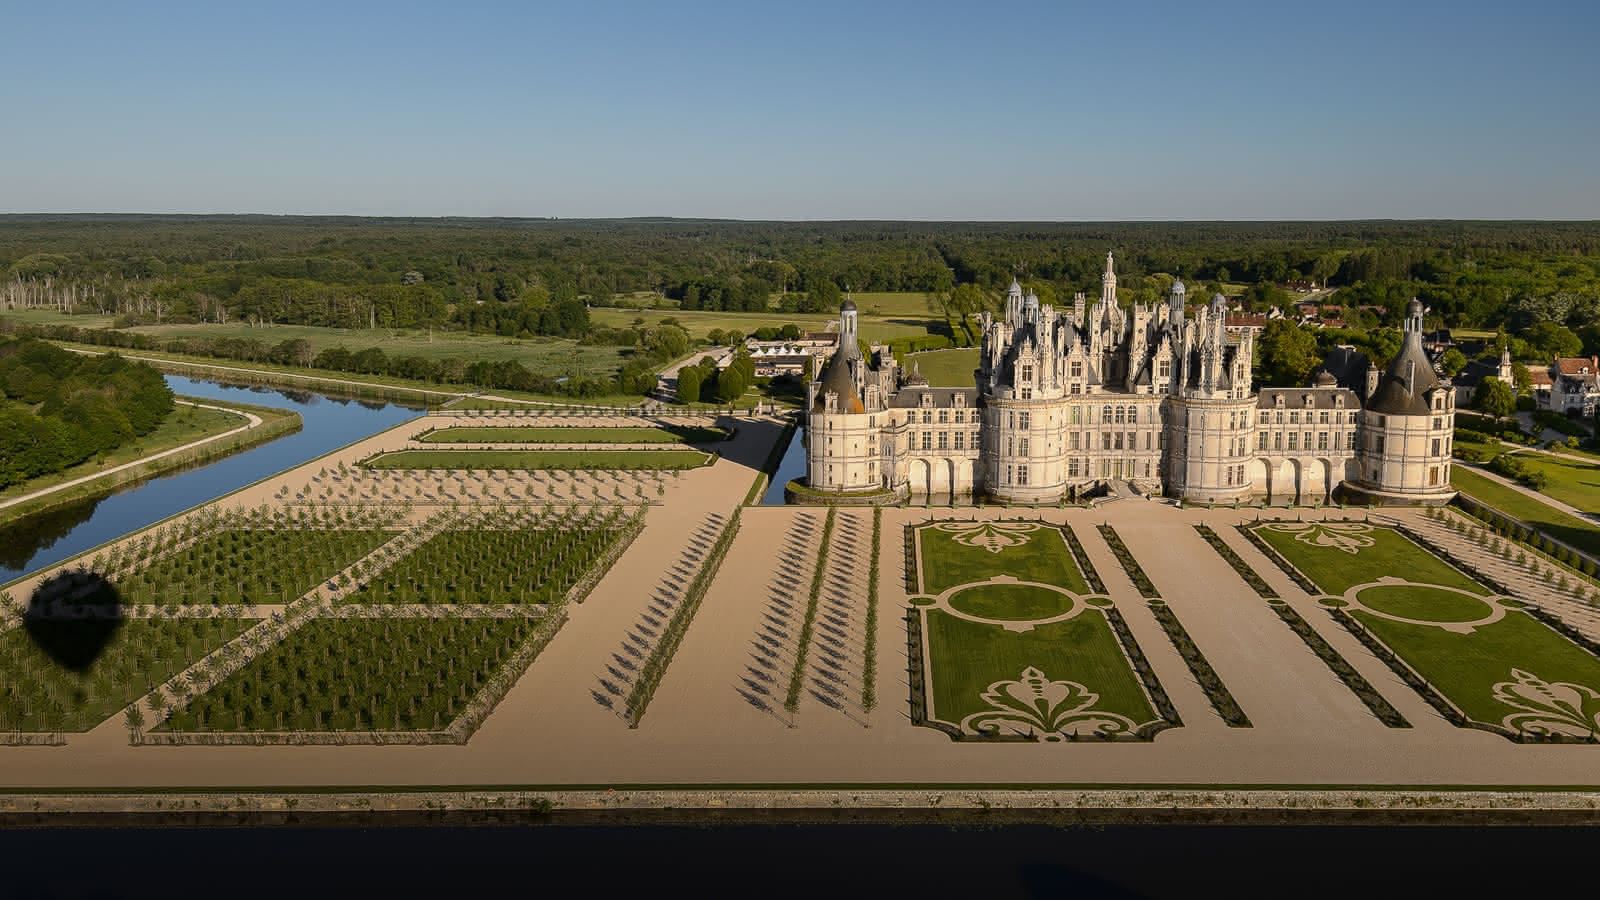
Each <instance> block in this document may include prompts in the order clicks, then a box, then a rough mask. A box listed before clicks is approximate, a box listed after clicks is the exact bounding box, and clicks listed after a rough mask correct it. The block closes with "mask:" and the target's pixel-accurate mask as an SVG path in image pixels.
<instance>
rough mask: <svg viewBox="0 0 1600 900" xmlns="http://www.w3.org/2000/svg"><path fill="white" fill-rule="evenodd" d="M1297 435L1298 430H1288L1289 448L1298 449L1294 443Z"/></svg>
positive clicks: (1297, 437) (1298, 435)
mask: <svg viewBox="0 0 1600 900" xmlns="http://www.w3.org/2000/svg"><path fill="white" fill-rule="evenodd" d="M1299 437H1300V434H1299V432H1295V431H1291V432H1289V449H1290V450H1298V449H1300V448H1299V447H1298V446H1296V443H1295V442H1296V441H1297V440H1298V439H1299Z"/></svg>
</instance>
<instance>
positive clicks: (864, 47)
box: [0, 0, 1600, 220]
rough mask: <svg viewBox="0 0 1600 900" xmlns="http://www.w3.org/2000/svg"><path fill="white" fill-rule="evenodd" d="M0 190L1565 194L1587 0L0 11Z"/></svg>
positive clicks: (1450, 202) (914, 211)
mask: <svg viewBox="0 0 1600 900" xmlns="http://www.w3.org/2000/svg"><path fill="white" fill-rule="evenodd" d="M4 21H5V30H6V32H7V39H6V42H5V51H4V52H3V53H0V103H3V108H4V110H5V117H4V120H3V122H4V124H3V125H0V211H3V212H260V213H310V214H332V213H341V214H352V215H417V216H427V215H471V216H480V215H511V216H561V217H577V216H640V215H664V216H714V217H730V218H775V219H840V218H856V219H859V218H888V219H902V218H903V219H1002V220H1004V219H1283V218H1356V217H1363V218H1364V217H1384V218H1390V217H1392V218H1431V217H1441V218H1524V217H1526V218H1600V162H1597V160H1600V53H1597V52H1596V50H1595V47H1594V45H1595V44H1596V42H1597V38H1600V3H1596V2H1592V0H1591V2H1586V3H1585V2H1573V3H1566V4H1549V3H1539V2H1524V3H1516V4H1512V3H1500V4H1487V3H1477V2H1474V0H1457V2H1452V3H1439V4H1434V3H1424V2H1408V0H1398V2H1396V0H1390V2H1386V3H1381V4H1366V3H1361V2H1346V3H1316V4H1302V3H1297V2H1292V0H1283V2H1277V3H1261V4H1234V3H1228V2H1218V3H1195V2H1184V3H1137V2H1127V3H1117V2H1109V0H1102V2H1097V3H1091V4H1081V5H1080V4H1076V3H1067V2H1058V3H1005V2H977V0H972V2H967V3H940V2H920V3H897V2H881V3H870V2H857V3H832V2H804V3H797V2H789V3H758V2H745V3H687V2H686V3H667V2H631V3H623V2H615V3H612V2H602V0H593V2H586V3H548V4H545V3H533V2H524V3H505V4H495V3H475V2H470V0H464V2H457V3H443V2H439V3H433V4H408V3H405V2H401V0H390V2H385V3H336V2H330V3H302V2H297V0H281V2H274V3H264V4H250V5H248V6H247V5H245V4H234V3H227V2H222V3H218V2H215V0H213V2H208V3H193V4H191V3H163V2H160V0H153V2H149V3H144V4H133V3H126V2H121V3H104V4H95V3H76V2H71V0H56V2H49V3H27V4H24V3H21V2H18V0H12V2H11V3H9V4H7V10H6V12H5V15H4Z"/></svg>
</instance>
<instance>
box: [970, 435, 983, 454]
mask: <svg viewBox="0 0 1600 900" xmlns="http://www.w3.org/2000/svg"><path fill="white" fill-rule="evenodd" d="M981 434H983V432H981V431H974V432H973V433H972V449H974V450H976V449H978V448H979V447H982V446H983V438H981V437H979V435H981Z"/></svg>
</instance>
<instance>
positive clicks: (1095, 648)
mask: <svg viewBox="0 0 1600 900" xmlns="http://www.w3.org/2000/svg"><path fill="white" fill-rule="evenodd" d="M924 621H925V622H926V623H927V628H928V642H927V644H928V650H927V652H928V657H929V662H930V664H931V666H932V669H933V709H932V710H931V713H932V715H933V716H934V717H935V718H938V719H940V720H942V721H946V722H951V723H956V722H960V721H961V720H962V719H963V718H965V717H966V716H968V715H971V714H972V713H975V712H982V711H984V710H987V709H990V708H991V707H990V706H989V704H988V703H987V702H985V701H984V699H983V696H982V695H983V692H984V691H985V690H987V689H988V687H989V685H990V684H992V683H994V682H996V681H1005V680H1015V679H1017V678H1018V677H1020V676H1021V674H1022V671H1023V670H1024V669H1027V668H1029V667H1030V666H1031V667H1034V668H1037V669H1039V670H1040V671H1041V672H1043V673H1044V674H1045V676H1046V677H1048V678H1049V679H1051V680H1054V681H1060V680H1068V681H1075V682H1078V683H1079V684H1082V685H1084V686H1085V687H1087V688H1088V689H1089V690H1090V691H1093V692H1094V693H1096V694H1099V695H1100V699H1099V700H1098V701H1097V702H1096V703H1095V704H1094V707H1093V708H1094V709H1097V710H1104V711H1106V712H1114V713H1120V714H1121V715H1124V716H1127V717H1128V718H1129V719H1132V720H1133V722H1134V723H1135V724H1144V723H1146V722H1149V721H1152V720H1154V719H1155V717H1156V715H1155V712H1154V711H1153V710H1152V709H1151V707H1150V701H1149V700H1148V699H1147V698H1146V697H1145V693H1144V688H1143V686H1142V685H1140V683H1139V679H1138V678H1137V677H1136V676H1135V675H1134V673H1133V670H1132V669H1130V668H1129V667H1128V662H1127V660H1126V659H1125V658H1124V657H1123V655H1122V648H1121V646H1120V645H1119V644H1118V643H1117V638H1116V635H1115V634H1113V633H1112V631H1111V626H1110V625H1109V624H1107V622H1106V619H1105V616H1104V615H1103V614H1102V613H1101V612H1099V611H1098V610H1085V611H1084V612H1082V613H1080V614H1078V615H1077V616H1074V617H1073V618H1071V619H1068V620H1066V621H1065V622H1054V623H1051V624H1047V625H1039V626H1036V627H1034V628H1033V629H1031V630H1029V631H1024V632H1020V633H1019V632H1014V631H1007V630H1006V629H1005V628H1003V627H1001V626H999V625H985V624H983V623H981V622H969V621H967V620H965V619H960V618H957V617H955V616H953V615H950V614H949V613H946V612H944V611H943V610H938V609H933V610H929V611H928V612H927V614H926V618H925V620H924Z"/></svg>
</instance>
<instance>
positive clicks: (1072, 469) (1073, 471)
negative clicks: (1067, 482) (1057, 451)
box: [1067, 456, 1078, 478]
mask: <svg viewBox="0 0 1600 900" xmlns="http://www.w3.org/2000/svg"><path fill="white" fill-rule="evenodd" d="M1067 477H1068V478H1077V477H1078V458H1077V457H1076V456H1074V457H1072V458H1071V459H1069V460H1067Z"/></svg>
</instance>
